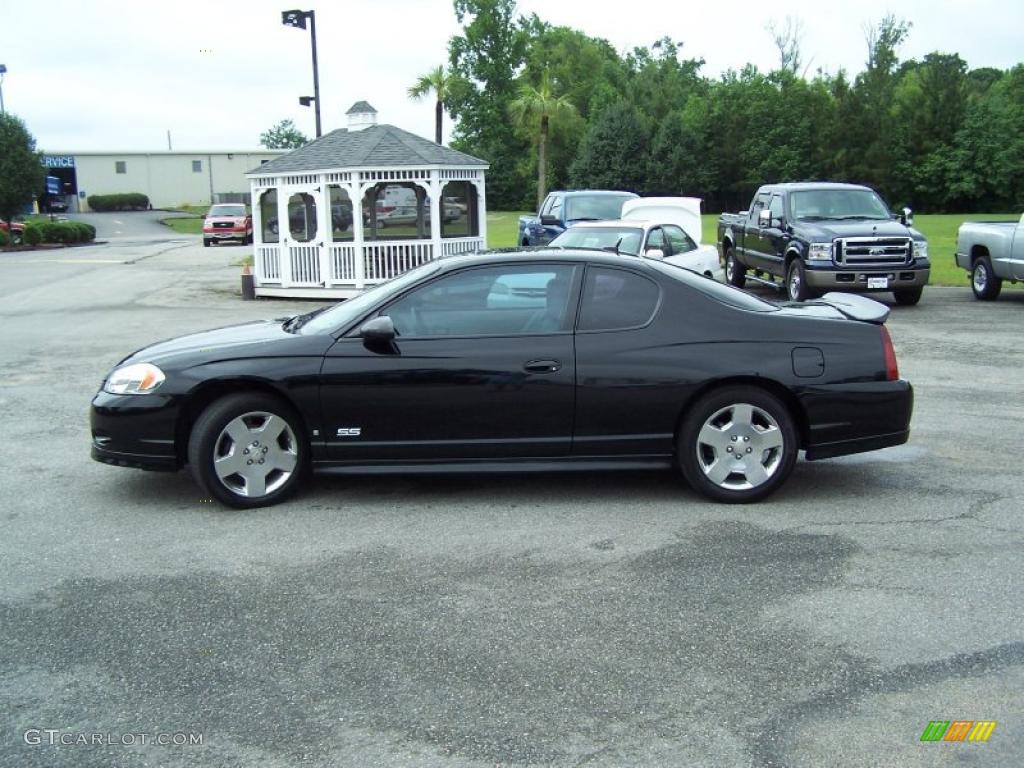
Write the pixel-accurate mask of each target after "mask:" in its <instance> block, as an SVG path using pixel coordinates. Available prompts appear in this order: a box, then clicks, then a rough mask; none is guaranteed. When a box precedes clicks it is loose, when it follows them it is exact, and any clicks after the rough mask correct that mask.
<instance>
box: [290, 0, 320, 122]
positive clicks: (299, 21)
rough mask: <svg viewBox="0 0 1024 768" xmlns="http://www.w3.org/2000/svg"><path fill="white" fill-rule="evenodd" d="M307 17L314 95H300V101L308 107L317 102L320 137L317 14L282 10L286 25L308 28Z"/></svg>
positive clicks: (315, 106)
mask: <svg viewBox="0 0 1024 768" xmlns="http://www.w3.org/2000/svg"><path fill="white" fill-rule="evenodd" d="M306 19H309V37H310V40H311V41H312V43H313V95H312V96H300V97H299V103H300V104H301V105H302V106H304V107H308V106H309V102H310V101H314V102H316V103H315V104H314V105H313V106H314V109H315V110H316V137H317V138H318V139H319V138H320V134H321V131H320V70H319V69H318V68H317V65H316V14H315V13H314V12H313V11H281V23H282V24H284V25H285V26H286V27H298V28H299V29H305V28H306Z"/></svg>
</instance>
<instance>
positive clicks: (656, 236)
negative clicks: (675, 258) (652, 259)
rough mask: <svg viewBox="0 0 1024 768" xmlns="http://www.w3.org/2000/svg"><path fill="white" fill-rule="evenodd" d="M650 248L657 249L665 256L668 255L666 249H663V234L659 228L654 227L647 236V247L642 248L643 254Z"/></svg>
mask: <svg viewBox="0 0 1024 768" xmlns="http://www.w3.org/2000/svg"><path fill="white" fill-rule="evenodd" d="M651 248H657V249H659V250H660V251H661V252H662V253H663V254H664V255H665V256H667V255H668V249H667V248H666V247H665V233H664V232H662V230H661V227H655V228H654V229H652V230H651V231H650V234H648V235H647V245H646V246H645V247H644V253H646V252H647V251H648V250H650V249H651Z"/></svg>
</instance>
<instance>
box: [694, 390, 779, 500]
mask: <svg viewBox="0 0 1024 768" xmlns="http://www.w3.org/2000/svg"><path fill="white" fill-rule="evenodd" d="M798 449H799V444H798V440H797V433H796V427H795V426H794V423H793V417H792V415H791V414H790V413H789V410H788V409H787V408H786V406H785V404H783V403H782V401H780V400H779V399H778V398H777V397H775V396H774V395H772V394H770V393H769V392H766V391H764V390H762V389H758V388H756V387H748V386H738V387H728V388H725V389H722V390H721V391H718V392H712V393H711V394H709V395H707V396H705V397H704V398H702V399H701V400H699V401H698V402H697V403H696V404H695V405H694V406H693V407H692V408H690V410H689V413H688V414H687V415H686V418H685V419H684V420H683V424H682V428H681V429H680V432H679V443H678V447H677V458H678V461H679V468H680V470H681V471H682V473H683V476H684V477H685V478H686V480H687V481H688V482H689V484H690V486H691V487H692V488H693V489H694V490H696V491H699V492H700V493H702V494H703V495H705V496H707V497H708V498H710V499H714V500H715V501H723V502H726V503H732V504H736V503H747V502H753V501H758V500H760V499H763V498H764V497H766V496H768V495H769V494H771V493H772V492H774V491H775V490H776V489H778V488H779V486H781V485H782V484H783V483H784V482H785V481H786V478H787V477H788V476H789V473H790V472H792V470H793V465H794V463H795V462H796V456H797V450H798Z"/></svg>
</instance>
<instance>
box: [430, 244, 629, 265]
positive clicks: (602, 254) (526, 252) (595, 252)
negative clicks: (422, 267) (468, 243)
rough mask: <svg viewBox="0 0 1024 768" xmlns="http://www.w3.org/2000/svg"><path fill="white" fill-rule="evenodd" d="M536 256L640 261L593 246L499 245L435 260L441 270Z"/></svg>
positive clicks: (607, 262) (594, 261)
mask: <svg viewBox="0 0 1024 768" xmlns="http://www.w3.org/2000/svg"><path fill="white" fill-rule="evenodd" d="M538 259H551V260H552V261H561V262H569V263H576V264H603V265H606V266H610V267H636V266H637V265H638V264H639V263H641V262H643V261H644V260H643V259H638V258H637V257H636V255H635V254H631V253H624V254H617V253H612V252H611V251H604V250H599V249H596V248H548V247H546V246H541V247H539V248H508V249H504V248H502V249H496V250H490V251H481V252H480V253H478V254H467V255H463V256H448V257H446V258H444V259H439V260H438V261H437V263H438V264H439V265H441V267H442V269H444V270H445V271H448V270H451V269H458V268H460V267H467V266H481V267H484V266H500V265H502V264H519V263H523V262H529V261H536V260H538Z"/></svg>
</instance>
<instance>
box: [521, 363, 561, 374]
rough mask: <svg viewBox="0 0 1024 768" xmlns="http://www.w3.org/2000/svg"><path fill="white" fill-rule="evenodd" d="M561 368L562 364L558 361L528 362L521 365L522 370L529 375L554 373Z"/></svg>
mask: <svg viewBox="0 0 1024 768" xmlns="http://www.w3.org/2000/svg"><path fill="white" fill-rule="evenodd" d="M561 368H562V364H561V363H560V362H559V361H558V360H530V361H528V362H525V363H523V370H524V371H530V372H531V373H555V372H556V371H559V370H561Z"/></svg>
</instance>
